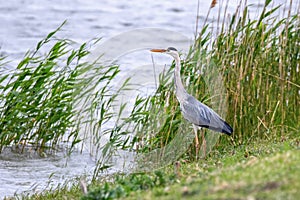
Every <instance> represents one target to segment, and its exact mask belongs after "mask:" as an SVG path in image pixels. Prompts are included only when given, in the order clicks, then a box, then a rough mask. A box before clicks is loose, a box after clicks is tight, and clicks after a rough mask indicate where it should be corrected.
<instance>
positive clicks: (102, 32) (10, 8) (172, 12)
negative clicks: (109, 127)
mask: <svg viewBox="0 0 300 200" xmlns="http://www.w3.org/2000/svg"><path fill="white" fill-rule="evenodd" d="M238 2H239V1H237V0H236V1H231V3H230V5H229V7H228V13H234V12H235V6H236V4H237V3H238ZM262 2H264V1H251V3H252V4H253V10H252V11H251V14H252V16H253V17H256V16H257V15H256V14H257V10H259V9H261V8H262ZM284 2H285V1H284V0H280V1H276V4H279V3H284ZM296 4H298V6H299V2H296ZM200 6H201V7H200V12H199V16H198V18H199V27H201V25H202V23H203V20H204V19H205V17H206V13H207V10H208V8H209V6H210V2H209V1H203V0H202V1H200ZM298 6H295V11H297V10H296V9H298V8H299V7H298ZM222 9H224V6H223V8H222ZM217 12H218V7H217V8H215V9H214V10H212V15H211V17H210V18H209V20H210V21H216V19H217V14H216V13H217ZM196 13H197V1H196V0H191V1H183V0H181V1H176V3H175V2H174V1H172V0H165V1H146V0H133V1H117V0H102V1H99V0H89V1H79V0H65V1H60V0H51V1H50V0H47V1H46V0H45V1H40V0H27V1H25V0H10V1H2V2H1V4H0V19H1V20H0V27H1V29H0V47H1V48H0V54H1V55H4V56H8V60H12V62H11V64H10V65H9V66H8V68H13V67H14V66H15V64H16V63H18V61H19V60H20V59H21V58H22V56H23V55H24V54H25V52H26V51H27V50H29V49H34V47H35V45H36V44H37V42H38V41H40V40H41V39H43V37H45V36H46V35H47V34H48V33H49V32H51V31H53V30H54V29H56V28H57V27H58V26H59V25H60V24H61V23H62V22H63V21H64V20H67V25H65V26H64V27H63V31H61V32H59V33H58V36H59V37H65V38H68V39H71V40H74V41H76V42H78V43H82V42H85V41H88V40H91V39H92V38H96V37H102V38H103V44H105V42H107V41H113V42H115V43H112V44H114V45H115V46H116V47H118V48H119V49H120V47H124V46H125V47H128V43H129V45H132V43H131V44H130V42H128V40H120V41H119V42H116V41H118V40H115V39H112V38H113V37H114V36H116V37H117V36H119V35H122V38H124V37H123V36H124V33H125V32H128V31H132V30H134V29H136V28H140V29H146V28H157V29H160V30H161V32H160V33H166V32H167V30H169V31H172V32H173V33H174V35H176V36H178V35H181V36H182V37H174V38H173V39H172V40H170V37H168V36H165V35H163V34H155V33H153V34H152V36H153V37H154V36H157V40H155V41H157V44H159V45H160V46H159V47H166V46H163V45H168V46H169V44H171V46H175V47H177V48H179V49H180V50H182V51H183V52H184V51H187V49H188V47H189V44H190V43H191V41H192V39H193V38H194V34H195V29H196ZM147 33H149V32H147ZM175 33H176V34H175ZM150 36H151V34H150ZM148 39H149V38H148ZM143 42H145V41H144V38H140V39H139V40H138V39H136V41H135V44H142V43H143ZM147 42H148V43H147ZM150 42H151V41H150ZM143 44H144V43H143ZM146 44H147V45H148V46H149V41H146V43H145V45H146ZM150 44H151V43H150ZM147 45H146V46H147ZM132 48H133V47H132ZM104 50H107V47H106V48H104ZM127 50H128V49H127ZM127 50H126V48H125V50H122V51H117V52H118V53H120V54H117V55H116V54H113V56H111V57H109V58H113V59H117V60H118V62H119V64H121V66H123V70H124V71H126V72H128V73H136V72H137V66H141V65H147V64H151V63H152V60H151V56H150V53H149V52H148V51H143V50H141V51H138V52H134V53H132V52H131V51H127ZM129 50H132V49H129ZM124 51H125V52H124ZM113 53H116V51H114V52H113ZM145 55H146V56H145ZM155 59H157V60H160V59H162V60H163V62H164V63H170V62H171V59H169V58H160V57H159V56H158V57H156V58H155ZM164 59H165V60H164ZM151 70H152V68H151ZM151 70H150V71H151ZM157 73H158V72H157ZM145 77H146V76H145ZM150 77H152V75H151V76H150ZM136 79H137V80H136V81H137V82H138V80H139V81H140V82H143V83H146V85H148V88H149V90H151V88H152V90H153V88H155V80H154V79H149V80H148V81H145V78H144V77H142V78H139V77H137V76H136ZM144 92H145V93H148V92H149V91H144ZM130 95H131V94H130ZM94 165H95V162H94V160H93V158H92V157H90V155H89V153H88V152H84V153H83V154H80V153H79V152H74V153H73V154H72V156H70V157H69V156H68V155H67V154H66V152H64V151H63V150H62V151H59V152H58V153H56V154H55V155H48V156H47V157H46V158H40V157H39V156H37V155H35V154H34V153H32V152H30V151H28V152H26V153H25V154H19V153H13V152H12V151H10V150H9V149H7V150H6V151H4V152H3V153H2V154H1V155H0V174H1V176H0V185H1V187H0V198H2V197H4V196H9V195H13V194H14V193H21V192H24V191H31V192H32V191H35V190H42V189H44V188H45V187H46V186H47V185H48V184H49V183H50V185H51V186H55V185H57V184H58V183H62V182H63V181H65V180H67V179H70V178H73V177H75V176H78V175H82V174H90V173H92V171H93V167H94ZM49 177H50V178H49Z"/></svg>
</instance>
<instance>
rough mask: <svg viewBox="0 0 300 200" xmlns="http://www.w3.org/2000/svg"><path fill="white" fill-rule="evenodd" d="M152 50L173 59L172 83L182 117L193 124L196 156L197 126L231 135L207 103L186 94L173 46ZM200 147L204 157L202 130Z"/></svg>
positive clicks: (230, 130)
mask: <svg viewBox="0 0 300 200" xmlns="http://www.w3.org/2000/svg"><path fill="white" fill-rule="evenodd" d="M150 51H152V52H159V53H166V54H168V55H171V56H172V57H173V58H174V59H175V70H174V83H175V94H176V97H177V100H178V101H179V104H180V110H181V113H182V115H183V117H184V118H185V119H186V120H188V121H189V122H191V123H192V124H193V128H194V132H195V145H196V158H197V157H198V151H199V139H198V134H197V131H198V129H199V128H208V129H210V130H213V131H216V132H220V133H225V134H227V135H231V134H232V132H233V129H232V128H231V126H230V125H229V124H228V123H227V122H226V121H225V120H223V119H222V118H221V117H220V116H219V115H218V114H217V113H216V112H215V111H214V110H212V109H211V108H210V107H208V106H207V105H205V104H203V103H201V102H200V101H198V100H197V99H196V98H195V97H193V96H192V95H190V94H188V93H187V91H186V90H185V89H184V87H183V84H182V81H181V77H180V69H181V63H180V57H179V54H178V51H177V50H176V49H175V48H174V47H169V48H167V49H151V50H150ZM202 147H203V149H204V157H205V155H206V140H205V137H204V132H202Z"/></svg>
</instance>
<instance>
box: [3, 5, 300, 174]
mask: <svg viewBox="0 0 300 200" xmlns="http://www.w3.org/2000/svg"><path fill="white" fill-rule="evenodd" d="M270 2H271V1H266V2H265V6H264V9H263V11H262V12H261V13H260V16H259V18H258V19H250V17H249V13H248V7H247V6H246V7H243V6H239V8H238V9H237V12H236V14H235V15H233V16H232V17H230V18H229V19H228V18H226V19H225V18H224V20H223V21H222V22H220V25H219V26H218V27H217V28H215V29H213V28H211V27H210V26H209V24H204V26H203V28H202V30H201V32H200V34H199V35H198V36H197V38H196V40H195V44H194V45H193V46H192V47H191V49H190V51H189V53H188V56H187V58H186V59H185V60H183V61H182V65H183V67H182V77H183V79H184V83H185V85H186V89H187V90H188V92H189V93H191V94H192V95H194V96H195V97H197V98H198V99H199V100H201V101H203V102H205V103H206V104H208V105H209V106H211V107H213V108H214V109H215V110H217V112H218V113H220V114H221V115H222V116H223V117H224V118H226V121H228V122H229V124H231V125H233V129H234V133H233V138H230V137H223V138H224V139H221V140H220V144H226V143H227V142H229V143H231V144H242V143H247V142H249V141H251V140H252V139H254V138H273V139H284V138H285V137H289V136H290V135H291V134H297V133H299V130H300V109H299V106H300V78H299V77H300V75H299V73H300V72H299V71H300V66H299V63H300V62H299V60H300V28H299V25H300V18H299V16H298V15H294V16H293V15H291V14H290V13H289V14H288V15H287V16H285V17H283V18H279V16H276V14H275V13H276V11H277V9H278V7H276V8H272V7H271V6H270ZM211 9H213V6H212V8H211ZM221 15H224V16H226V11H225V13H220V16H221ZM274 15H275V16H274ZM206 23H207V22H206ZM60 28H61V27H59V28H58V29H57V30H55V31H53V32H52V33H50V34H49V35H48V36H47V37H46V38H45V39H44V40H42V41H41V42H39V43H38V45H37V46H36V49H35V50H34V51H33V52H28V53H27V54H26V55H25V57H24V59H23V60H22V61H21V62H20V63H19V65H18V66H17V67H16V70H15V72H14V73H12V74H1V75H0V94H1V95H0V150H1V149H3V148H4V147H6V146H10V145H15V146H21V148H24V147H26V146H27V145H33V146H34V147H36V149H37V150H39V151H44V149H47V148H52V149H55V148H57V146H59V144H61V143H62V142H67V143H68V144H70V146H71V148H72V147H74V145H75V144H77V143H79V142H80V141H84V142H88V143H91V144H93V145H94V146H96V147H97V148H96V152H100V153H99V155H100V157H102V158H101V159H99V162H98V166H97V169H96V170H95V174H98V172H99V171H101V170H103V169H106V168H108V167H109V166H110V164H109V158H110V157H111V156H112V155H113V154H114V153H115V152H116V150H117V149H134V150H135V151H137V152H140V153H141V155H144V157H148V158H152V156H154V155H158V156H162V155H166V156H165V157H162V158H163V159H161V160H158V163H159V162H160V161H162V160H164V162H162V164H168V162H171V161H173V160H175V159H177V157H176V156H178V155H179V156H182V152H187V154H185V155H187V156H188V157H193V156H194V155H193V152H194V150H193V148H194V147H193V146H192V145H190V143H191V142H192V140H193V133H192V129H191V127H190V124H189V123H187V122H186V121H185V120H184V119H183V118H182V116H181V113H180V110H179V105H178V102H177V100H176V97H175V94H174V92H173V91H174V88H173V82H172V79H173V68H174V65H172V66H171V67H170V68H169V69H168V70H166V72H164V73H162V74H161V75H160V78H159V85H158V88H157V91H156V93H155V94H154V95H153V96H150V97H137V98H136V101H135V105H134V107H133V109H132V111H131V114H130V115H129V116H128V117H126V118H121V116H122V112H123V111H124V109H125V107H126V104H122V105H119V106H120V108H119V109H113V107H114V106H115V105H116V104H115V101H116V99H117V96H118V95H119V94H120V93H122V92H126V90H127V89H129V88H128V87H127V84H128V80H126V81H125V82H124V84H123V85H122V86H120V88H113V87H112V82H113V80H115V78H116V75H117V74H118V73H119V68H118V66H101V65H98V64H97V63H96V62H95V63H86V62H84V59H85V58H86V56H87V55H88V54H89V51H88V50H87V45H86V44H83V45H81V46H79V47H78V48H73V47H72V42H71V41H69V40H67V39H62V40H58V39H56V38H55V37H54V35H55V34H56V32H57V31H59V29H60ZM44 47H47V48H49V51H48V53H46V54H45V55H43V54H42V53H41V49H42V48H44ZM100 59H101V58H100ZM0 62H1V63H2V64H1V65H0V66H4V65H5V59H4V58H1V59H0ZM91 91H95V92H91ZM114 110H119V112H118V113H115V112H114ZM112 121H113V122H114V125H113V127H110V128H107V127H104V126H103V125H104V124H106V123H109V122H112ZM210 135H213V136H212V138H210V139H211V140H210V141H213V143H212V144H211V145H208V146H209V148H212V147H213V146H214V144H215V143H216V142H217V140H218V134H213V133H211V134H207V135H206V137H211V136H210ZM176 137H177V139H178V138H179V139H178V140H176V141H177V142H178V141H179V143H176V142H175V143H174V144H172V141H174V138H176ZM105 138H106V143H105V144H103V141H105ZM168 145H171V147H170V148H169V149H164V147H167V146H168ZM179 146H180V147H182V149H180V152H179V153H178V152H177V151H176V150H178V147H179ZM166 151H168V152H166ZM172 152H173V154H172ZM166 153H167V154H166ZM180 153H181V154H180ZM177 154H178V155H177ZM154 159H156V158H154ZM167 159H168V160H167Z"/></svg>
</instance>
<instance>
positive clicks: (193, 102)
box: [180, 95, 233, 135]
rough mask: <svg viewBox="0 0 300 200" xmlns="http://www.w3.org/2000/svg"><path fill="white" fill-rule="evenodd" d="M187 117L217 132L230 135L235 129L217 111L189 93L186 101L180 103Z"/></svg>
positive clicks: (194, 122) (198, 124)
mask: <svg viewBox="0 0 300 200" xmlns="http://www.w3.org/2000/svg"><path fill="white" fill-rule="evenodd" d="M180 107H181V112H182V113H183V116H184V118H185V119H187V120H188V121H190V122H191V123H193V124H195V125H197V126H200V127H205V128H208V129H211V130H214V131H217V132H221V133H225V134H227V135H230V134H231V133H232V132H233V130H232V128H231V127H230V125H229V124H228V123H227V122H225V121H224V120H223V119H222V118H221V117H220V116H219V115H218V114H217V113H216V112H215V111H213V110H212V109H211V108H209V107H208V106H207V105H205V104H203V103H201V102H200V101H198V100H197V99H196V98H194V97H193V96H191V95H189V96H188V97H187V99H186V101H183V102H181V104H180Z"/></svg>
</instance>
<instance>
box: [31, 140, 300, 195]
mask: <svg viewBox="0 0 300 200" xmlns="http://www.w3.org/2000/svg"><path fill="white" fill-rule="evenodd" d="M299 150H300V138H299V137H293V138H286V139H285V140H278V141H276V140H268V141H267V140H257V141H255V142H252V143H249V144H247V145H240V146H236V147H233V146H227V147H226V148H224V149H222V150H221V149H219V150H216V151H213V152H212V153H211V154H210V156H208V157H207V158H206V159H205V160H200V161H198V162H191V163H190V162H188V161H186V160H179V161H178V163H177V164H175V165H174V166H173V165H172V166H168V167H165V168H164V169H160V170H157V171H155V172H152V173H139V174H130V175H117V176H115V177H114V181H113V182H110V181H108V182H107V179H102V180H98V181H96V182H93V183H92V184H90V185H89V187H88V194H87V195H84V194H83V193H82V190H81V189H80V186H79V184H78V183H74V186H73V187H72V189H71V190H70V189H67V188H60V189H57V190H54V191H50V192H48V191H45V192H44V193H42V194H36V195H33V196H31V197H30V198H26V199H80V198H81V199H85V200H87V199H114V198H122V199H185V198H186V199H297V198H298V197H299V196H300V193H299V190H298V189H299V188H300V185H299V183H300V166H299V163H300V154H299Z"/></svg>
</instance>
